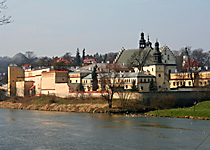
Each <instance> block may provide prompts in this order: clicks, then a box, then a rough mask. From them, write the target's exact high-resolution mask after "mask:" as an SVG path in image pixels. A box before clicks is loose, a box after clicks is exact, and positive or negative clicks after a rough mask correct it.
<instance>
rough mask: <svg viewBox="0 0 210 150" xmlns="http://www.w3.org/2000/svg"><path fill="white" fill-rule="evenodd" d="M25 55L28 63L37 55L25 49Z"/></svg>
mask: <svg viewBox="0 0 210 150" xmlns="http://www.w3.org/2000/svg"><path fill="white" fill-rule="evenodd" d="M25 56H26V57H27V59H28V63H31V62H33V61H34V60H36V59H37V57H36V55H35V54H34V52H33V51H26V52H25Z"/></svg>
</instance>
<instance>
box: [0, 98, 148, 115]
mask: <svg viewBox="0 0 210 150" xmlns="http://www.w3.org/2000/svg"><path fill="white" fill-rule="evenodd" d="M120 105H121V102H120V100H114V101H113V108H109V107H108V104H107V102H106V101H104V100H103V99H100V98H97V99H96V98H88V99H75V98H68V99H63V98H57V97H54V96H40V97H36V96H35V97H24V98H21V97H11V98H9V99H8V100H6V101H2V102H0V108H7V109H25V110H40V111H62V112H78V113H120V114H123V113H144V112H146V111H147V110H146V109H145V108H144V107H142V106H141V105H139V104H138V102H136V101H135V100H132V101H130V102H129V103H128V105H127V107H126V108H121V107H120Z"/></svg>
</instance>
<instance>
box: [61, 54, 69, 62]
mask: <svg viewBox="0 0 210 150" xmlns="http://www.w3.org/2000/svg"><path fill="white" fill-rule="evenodd" d="M62 58H63V59H65V60H68V61H69V62H70V61H71V52H66V53H65V54H64V55H63V57H62Z"/></svg>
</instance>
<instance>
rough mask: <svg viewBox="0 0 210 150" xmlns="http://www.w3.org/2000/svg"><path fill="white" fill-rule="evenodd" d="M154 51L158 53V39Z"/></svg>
mask: <svg viewBox="0 0 210 150" xmlns="http://www.w3.org/2000/svg"><path fill="white" fill-rule="evenodd" d="M155 51H156V52H160V51H159V42H158V39H156V42H155Z"/></svg>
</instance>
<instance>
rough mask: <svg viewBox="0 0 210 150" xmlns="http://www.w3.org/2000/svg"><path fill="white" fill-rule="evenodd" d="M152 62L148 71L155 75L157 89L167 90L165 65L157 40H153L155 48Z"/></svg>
mask: <svg viewBox="0 0 210 150" xmlns="http://www.w3.org/2000/svg"><path fill="white" fill-rule="evenodd" d="M154 51H155V52H154V54H153V56H154V63H153V65H151V66H150V72H151V74H153V75H154V76H156V83H157V84H156V85H157V90H158V91H165V90H169V88H170V86H169V82H168V81H167V80H166V79H165V66H164V64H163V63H162V55H161V52H160V50H159V42H158V41H156V42H155V49H154Z"/></svg>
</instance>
